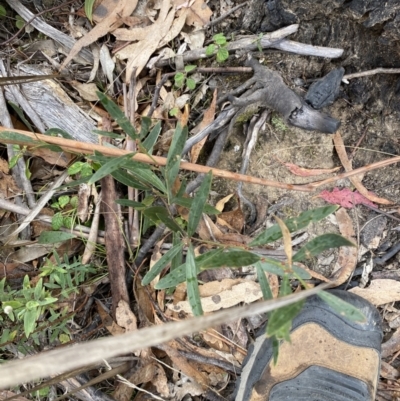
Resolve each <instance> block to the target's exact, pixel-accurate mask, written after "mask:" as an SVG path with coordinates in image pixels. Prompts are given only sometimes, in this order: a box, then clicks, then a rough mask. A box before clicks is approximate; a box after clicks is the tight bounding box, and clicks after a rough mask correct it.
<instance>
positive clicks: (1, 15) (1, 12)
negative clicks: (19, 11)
mask: <svg viewBox="0 0 400 401" xmlns="http://www.w3.org/2000/svg"><path fill="white" fill-rule="evenodd" d="M6 15H7V12H6V9H5V8H4V7H3V6H0V18H4V17H5V16H6Z"/></svg>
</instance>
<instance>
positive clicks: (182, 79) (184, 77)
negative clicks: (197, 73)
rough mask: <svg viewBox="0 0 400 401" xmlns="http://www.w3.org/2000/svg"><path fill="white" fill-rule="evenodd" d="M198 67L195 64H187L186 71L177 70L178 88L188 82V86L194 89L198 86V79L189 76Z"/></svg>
mask: <svg viewBox="0 0 400 401" xmlns="http://www.w3.org/2000/svg"><path fill="white" fill-rule="evenodd" d="M196 68H197V66H195V65H187V66H185V69H184V72H177V73H176V74H175V76H174V84H175V87H176V88H178V89H181V88H183V86H184V85H185V83H186V87H187V88H188V89H190V90H193V89H194V88H195V87H196V81H195V80H194V79H193V78H188V74H189V73H190V72H192V71H194V70H195V69H196Z"/></svg>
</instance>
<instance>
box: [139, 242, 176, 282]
mask: <svg viewBox="0 0 400 401" xmlns="http://www.w3.org/2000/svg"><path fill="white" fill-rule="evenodd" d="M182 248H183V243H180V244H177V245H175V246H173V247H172V248H171V249H170V250H169V251H168V252H167V253H166V254H165V255H163V256H162V257H161V258H160V260H158V261H157V262H156V263H155V264H154V266H153V267H152V268H151V269H150V270H149V271H148V272H147V273H146V275H145V276H144V277H143V280H142V285H148V284H150V283H151V282H152V281H153V280H154V279H155V278H156V277H157V276H158V275H159V274H160V273H161V271H162V270H163V269H164V267H165V266H167V265H168V263H170V262H171V261H172V259H173V258H174V257H175V256H176V255H177V254H179V253H181V252H182Z"/></svg>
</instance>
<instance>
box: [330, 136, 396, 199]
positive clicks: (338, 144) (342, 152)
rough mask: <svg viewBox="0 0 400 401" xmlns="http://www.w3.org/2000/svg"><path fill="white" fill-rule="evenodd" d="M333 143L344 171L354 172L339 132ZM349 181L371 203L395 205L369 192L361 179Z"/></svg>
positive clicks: (350, 178)
mask: <svg viewBox="0 0 400 401" xmlns="http://www.w3.org/2000/svg"><path fill="white" fill-rule="evenodd" d="M333 142H334V144H335V149H336V152H337V154H338V156H339V159H340V161H341V163H342V165H343V167H344V169H345V170H346V172H349V171H352V170H353V166H352V164H351V161H350V160H349V158H348V157H347V152H346V148H345V146H344V143H343V139H342V136H341V135H340V132H339V131H337V132H336V134H335V135H334V136H333ZM349 180H350V181H351V183H352V184H353V185H354V186H355V187H356V189H357V190H358V192H360V194H361V195H364V196H365V197H366V198H367V199H369V200H370V201H372V202H376V203H381V204H383V205H391V204H392V203H393V202H391V201H389V200H387V199H384V198H379V197H378V196H376V195H374V194H371V192H368V190H367V189H366V188H365V187H364V185H363V184H362V183H361V179H360V178H359V176H353V177H349Z"/></svg>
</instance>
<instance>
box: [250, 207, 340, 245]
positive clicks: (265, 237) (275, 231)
mask: <svg viewBox="0 0 400 401" xmlns="http://www.w3.org/2000/svg"><path fill="white" fill-rule="evenodd" d="M338 207H339V206H336V205H331V206H323V207H320V208H317V209H313V210H308V211H307V212H303V213H301V214H300V215H299V216H298V217H292V218H290V219H287V220H284V223H285V225H286V226H287V228H288V229H289V231H290V232H291V233H292V232H295V231H298V230H301V229H303V228H305V227H307V226H308V225H309V224H310V223H311V222H314V223H315V222H317V221H320V220H322V219H324V218H325V217H327V216H329V215H330V214H331V213H333V212H334V211H335V210H337V209H338ZM280 238H282V231H281V229H280V227H279V226H278V225H277V224H276V225H274V226H272V227H270V228H268V229H267V230H265V231H264V232H262V233H261V234H260V235H258V236H257V237H256V238H255V239H254V240H253V241H251V242H250V244H249V246H259V245H264V244H268V243H270V242H274V241H276V240H278V239H280Z"/></svg>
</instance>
